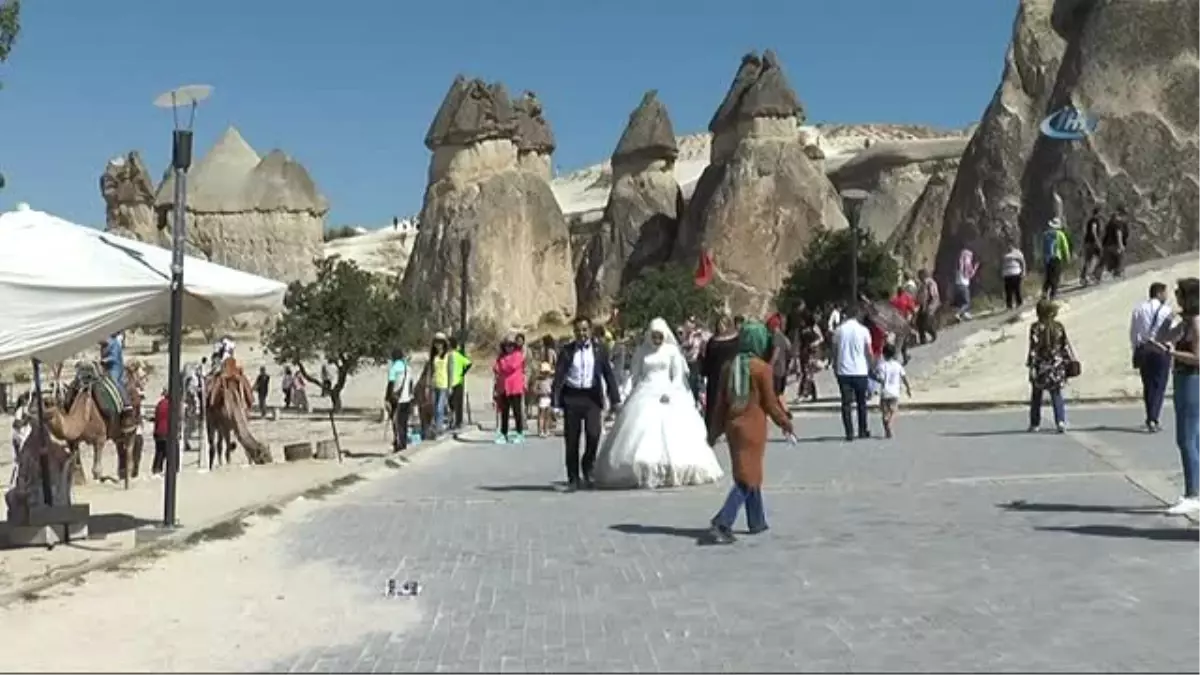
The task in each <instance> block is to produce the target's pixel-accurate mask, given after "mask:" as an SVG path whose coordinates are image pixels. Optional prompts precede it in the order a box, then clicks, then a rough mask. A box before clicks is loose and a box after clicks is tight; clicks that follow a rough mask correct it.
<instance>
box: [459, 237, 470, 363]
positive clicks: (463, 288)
mask: <svg viewBox="0 0 1200 675" xmlns="http://www.w3.org/2000/svg"><path fill="white" fill-rule="evenodd" d="M459 247H460V250H459V252H460V253H461V255H462V281H460V282H459V298H458V348H459V349H461V350H463V352H466V350H467V293H468V291H469V290H470V285H469V284H470V282H469V281H468V276H467V269H468V267H469V265H470V261H471V240H470V239H467V238H465V237H464V238H463V240H462V242H461V243H460V244H459Z"/></svg>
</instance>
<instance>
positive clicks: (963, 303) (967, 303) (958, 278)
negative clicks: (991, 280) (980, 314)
mask: <svg viewBox="0 0 1200 675" xmlns="http://www.w3.org/2000/svg"><path fill="white" fill-rule="evenodd" d="M978 273H979V262H978V261H976V260H975V252H974V251H972V250H971V249H969V248H964V249H963V250H962V251H961V252H960V253H959V254H958V265H957V266H956V267H955V269H954V288H955V290H956V291H957V298H956V300H957V302H958V312H957V314H955V316H956V317H957V318H958V320H959V321H970V320H971V318H972V317H971V282H972V281H974V280H975V275H976V274H978Z"/></svg>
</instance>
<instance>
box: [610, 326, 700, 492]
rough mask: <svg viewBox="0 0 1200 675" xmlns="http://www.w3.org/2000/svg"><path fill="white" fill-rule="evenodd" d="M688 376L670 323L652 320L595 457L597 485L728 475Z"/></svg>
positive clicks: (689, 481)
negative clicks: (618, 409) (622, 398)
mask: <svg viewBox="0 0 1200 675" xmlns="http://www.w3.org/2000/svg"><path fill="white" fill-rule="evenodd" d="M687 382H688V370H687V363H686V361H684V358H683V354H682V353H681V352H680V351H679V344H678V342H677V341H676V340H675V335H674V334H673V333H672V332H671V328H670V326H668V325H667V322H666V321H664V320H662V319H655V320H654V321H651V322H650V328H649V329H648V330H647V331H646V337H645V340H644V341H643V343H642V346H641V347H639V348H638V351H637V353H636V354H635V355H634V358H633V368H632V373H631V375H630V383H631V384H632V387H633V389H632V392H631V393H630V394H629V395H628V396H627V397H626V399H625V403H624V405H622V406H621V413H620V415H618V416H617V421H616V423H615V424H614V425H613V427H612V429H611V430H610V431H609V433H608V434H607V435H606V436H605V437H604V442H603V444H602V445H601V446H600V453H599V455H598V456H597V457H596V467H595V478H596V483H597V485H599V486H600V487H605V488H656V487H676V486H681V485H701V484H704V483H713V482H716V481H717V480H719V479H720V478H721V477H722V476H723V475H724V472H723V471H722V470H721V465H720V464H719V463H718V462H717V457H716V455H715V454H713V450H712V448H710V447H709V445H708V433H707V430H706V429H705V427H704V420H703V418H701V417H700V413H699V412H697V411H696V401H695V399H693V398H692V393H691V391H690V390H689V389H688V385H687Z"/></svg>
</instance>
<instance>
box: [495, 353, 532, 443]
mask: <svg viewBox="0 0 1200 675" xmlns="http://www.w3.org/2000/svg"><path fill="white" fill-rule="evenodd" d="M492 372H493V373H494V374H495V377H496V385H495V386H496V397H497V399H498V403H499V404H500V428H499V430H498V432H497V434H496V443H497V444H498V445H504V444H505V443H514V444H515V443H524V442H525V350H524V348H523V345H520V344H518V343H517V338H516V336H515V335H510V336H508V337H506V338H504V341H503V342H501V343H500V357H499V358H498V359H496V363H495V364H494V365H493V366H492ZM510 418H512V422H513V428H512V432H511V433H510V432H509V429H510V427H509V421H510Z"/></svg>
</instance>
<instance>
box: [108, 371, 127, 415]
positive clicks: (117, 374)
mask: <svg viewBox="0 0 1200 675" xmlns="http://www.w3.org/2000/svg"><path fill="white" fill-rule="evenodd" d="M108 376H109V377H110V378H112V381H113V382H114V383H115V384H116V385H117V391H119V392H120V393H121V403H122V404H123V405H124V406H125V407H126V408H128V407H129V406H130V405H132V404H133V401H132V400H131V399H130V398H129V388H128V387H127V386H126V383H125V367H124V366H123V365H119V364H114V365H110V366H108Z"/></svg>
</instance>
